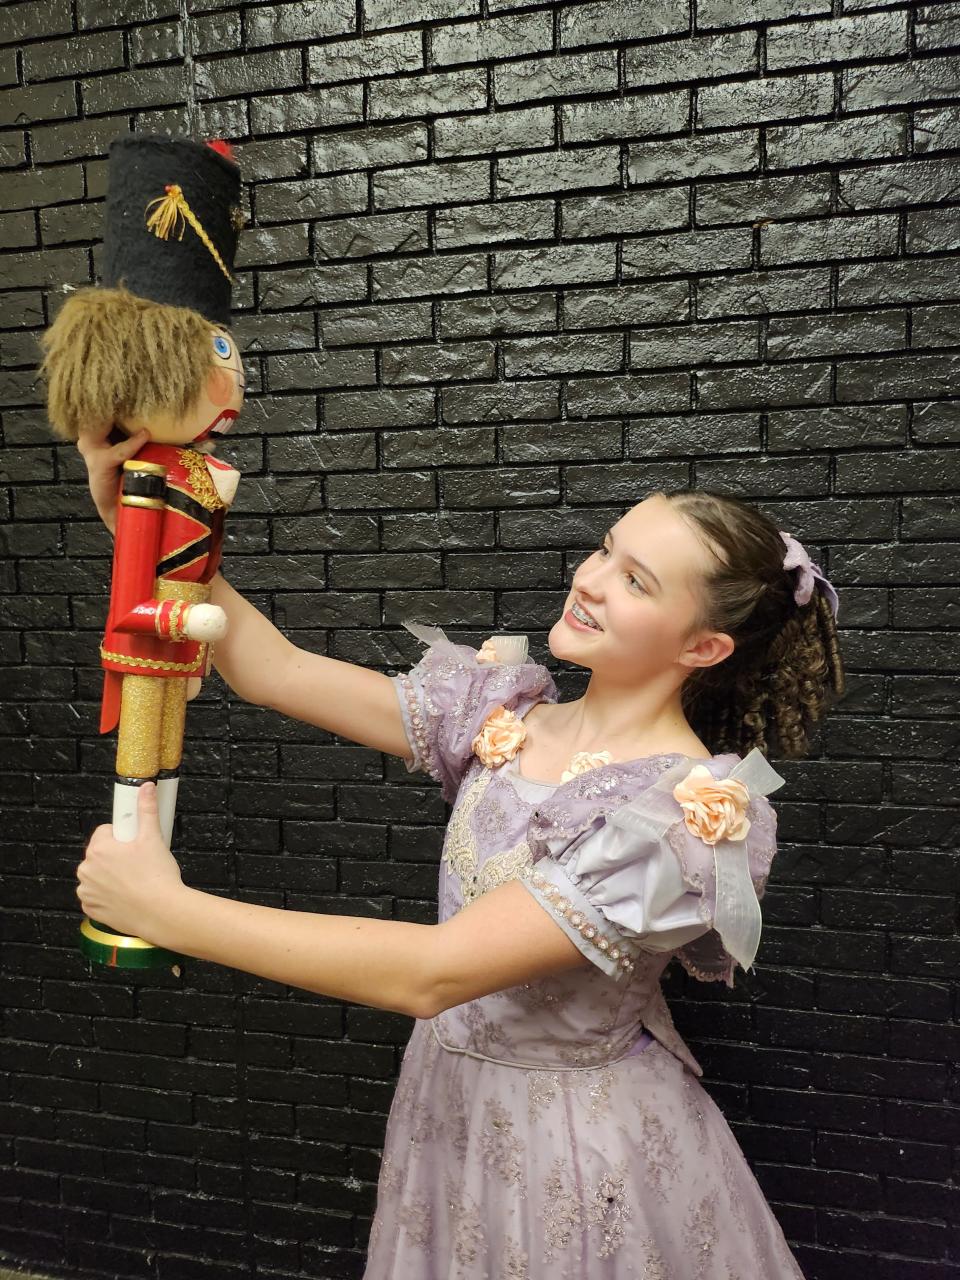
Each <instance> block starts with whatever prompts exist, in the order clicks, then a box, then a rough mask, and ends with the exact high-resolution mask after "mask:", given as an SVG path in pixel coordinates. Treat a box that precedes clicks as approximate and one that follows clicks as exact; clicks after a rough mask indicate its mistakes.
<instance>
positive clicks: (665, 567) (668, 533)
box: [548, 494, 733, 685]
mask: <svg viewBox="0 0 960 1280" xmlns="http://www.w3.org/2000/svg"><path fill="white" fill-rule="evenodd" d="M709 567H710V553H709V551H708V549H707V548H706V547H704V546H703V545H702V544H701V542H700V541H699V539H698V538H697V537H696V535H695V533H694V532H693V530H692V528H691V527H690V526H689V525H688V524H687V523H686V522H685V521H684V520H683V519H681V518H680V516H678V515H676V514H675V513H674V512H673V511H672V510H671V507H670V503H669V502H668V501H667V499H666V498H664V497H663V496H662V495H660V494H652V495H651V496H650V497H649V498H646V499H645V500H644V501H643V502H640V503H638V504H637V506H635V507H633V508H631V510H630V511H628V512H627V514H626V515H625V516H624V517H623V518H622V519H621V520H618V521H617V523H616V524H615V525H613V527H612V528H611V529H610V530H609V531H608V533H607V534H606V535H605V536H604V538H603V540H602V542H601V544H600V546H599V547H598V548H597V550H596V551H594V552H593V553H592V554H591V555H589V556H588V557H587V558H586V560H584V561H583V563H582V564H581V565H580V567H579V568H578V569H577V571H576V573H575V574H574V577H573V585H572V588H571V590H570V592H569V594H568V596H567V599H566V602H565V604H564V611H563V616H562V617H561V618H560V620H559V621H558V622H556V623H555V624H554V626H553V627H552V629H551V631H550V636H549V640H548V643H549V646H550V652H551V653H552V654H553V655H554V657H556V658H560V659H563V660H564V661H567V662H574V663H576V664H577V665H578V666H581V667H587V668H589V669H590V670H592V671H596V672H598V673H600V674H602V675H603V677H604V679H605V680H611V681H613V682H615V683H619V684H624V685H635V684H637V683H639V682H642V681H643V680H645V679H649V678H650V677H652V676H656V675H658V674H660V673H661V672H663V671H665V670H668V669H669V668H671V667H674V666H677V664H678V663H679V667H678V674H679V675H680V677H681V683H682V679H683V678H685V676H686V675H687V674H689V670H690V669H691V668H693V667H696V666H709V665H712V664H713V663H714V662H717V661H719V660H720V659H721V658H723V657H726V655H727V654H728V653H730V652H731V651H732V649H733V641H732V640H731V639H730V637H729V636H726V635H724V634H723V633H721V632H701V633H700V636H699V637H698V636H691V635H690V627H691V625H692V623H693V620H694V618H695V616H696V608H697V598H696V595H695V593H696V590H697V585H698V583H699V581H700V580H701V578H702V577H703V576H705V575H706V573H707V572H708V571H709ZM574 606H576V612H574ZM583 611H586V613H588V614H589V615H590V617H591V618H592V619H593V622H594V623H595V624H596V625H594V626H591V625H589V624H588V623H585V622H584V621H581V619H582V617H583ZM577 614H579V615H580V618H578V617H577ZM681 657H682V661H681Z"/></svg>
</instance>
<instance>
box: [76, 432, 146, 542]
mask: <svg viewBox="0 0 960 1280" xmlns="http://www.w3.org/2000/svg"><path fill="white" fill-rule="evenodd" d="M112 430H113V424H112V423H110V422H105V423H103V424H102V425H100V426H96V427H91V428H90V430H88V431H81V432H80V437H79V439H78V440H77V448H78V449H79V450H80V456H81V457H82V458H83V461H84V462H85V464H86V467H87V484H88V486H89V488H90V496H91V497H92V498H93V502H94V505H95V506H96V508H97V512H98V513H99V516H100V519H101V520H102V521H103V523H104V524H105V525H106V526H107V528H108V529H109V530H110V532H111V533H115V532H116V528H117V495H118V492H119V489H120V470H121V468H122V467H123V464H124V463H125V462H126V461H127V459H128V458H132V457H133V456H134V455H135V454H137V453H139V452H140V450H141V449H142V448H143V446H144V445H145V444H146V443H147V441H148V440H149V439H150V432H149V431H148V430H147V429H146V427H144V428H143V430H142V431H138V432H137V434H136V435H135V436H130V437H129V438H128V439H124V440H121V441H120V443H119V444H111V443H110V440H109V438H108V437H109V435H110V432H111V431H112Z"/></svg>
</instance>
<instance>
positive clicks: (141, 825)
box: [137, 782, 160, 833]
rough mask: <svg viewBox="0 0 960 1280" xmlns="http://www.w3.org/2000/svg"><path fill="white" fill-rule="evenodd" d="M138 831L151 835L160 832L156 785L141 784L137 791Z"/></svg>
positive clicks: (152, 783)
mask: <svg viewBox="0 0 960 1280" xmlns="http://www.w3.org/2000/svg"><path fill="white" fill-rule="evenodd" d="M137 816H138V819H139V822H138V828H137V829H138V830H139V831H140V832H144V831H150V832H151V833H154V832H157V831H159V830H160V807H159V805H158V804H157V784H156V783H155V782H142V783H141V784H140V787H139V790H138V791H137Z"/></svg>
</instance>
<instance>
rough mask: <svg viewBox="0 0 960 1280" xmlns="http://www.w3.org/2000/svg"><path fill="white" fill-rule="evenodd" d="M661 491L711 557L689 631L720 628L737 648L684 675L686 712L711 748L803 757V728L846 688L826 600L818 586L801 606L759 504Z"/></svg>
mask: <svg viewBox="0 0 960 1280" xmlns="http://www.w3.org/2000/svg"><path fill="white" fill-rule="evenodd" d="M657 492H658V493H661V492H662V491H660V490H657ZM662 496H663V497H665V498H666V499H667V500H668V501H669V502H670V504H671V507H672V509H673V511H674V512H675V513H676V514H677V515H678V516H680V517H681V518H682V519H684V520H685V521H686V522H687V523H688V524H689V526H690V527H691V528H692V529H693V531H694V532H695V533H696V535H697V536H698V538H699V539H700V541H701V542H702V544H703V545H704V546H705V547H706V548H707V549H708V550H709V552H710V555H711V562H712V569H711V571H710V572H709V573H708V574H707V576H706V577H705V578H702V579H701V580H700V583H699V590H698V592H697V598H698V600H699V608H698V613H697V617H696V618H695V619H694V621H693V623H692V624H691V628H690V634H691V635H693V634H694V633H695V632H697V631H699V630H703V629H705V630H709V631H719V632H724V633H725V634H727V635H728V636H730V638H731V639H732V640H733V641H734V646H735V647H734V650H733V652H732V653H730V654H728V656H727V657H726V658H724V659H723V660H722V661H720V662H717V663H714V665H713V666H709V667H696V668H694V670H693V671H692V672H691V674H690V675H689V676H688V677H687V679H686V681H685V683H684V685H683V687H682V689H681V699H682V703H683V708H684V714H685V715H686V716H687V719H688V720H689V722H690V724H691V726H692V727H693V729H694V731H695V732H696V733H697V735H698V736H699V737H700V738H701V739H702V740H703V741H704V742H705V743H706V744H707V745H708V746H709V747H710V749H711V750H712V751H713V752H714V753H717V754H720V753H723V752H727V751H734V752H737V753H738V754H740V755H745V754H746V753H747V752H748V751H750V750H751V749H752V748H753V747H759V748H760V750H761V751H762V752H763V753H764V754H765V755H767V754H771V755H779V756H783V757H785V758H787V759H792V758H797V757H802V756H805V755H806V754H807V753H808V751H809V749H810V743H809V733H810V730H811V729H812V727H813V726H814V724H815V723H816V722H817V721H818V720H820V719H821V718H822V716H823V715H824V713H825V712H826V711H827V710H828V709H829V708H830V706H832V705H833V704H834V703H835V702H836V701H838V700H839V698H840V697H841V695H842V694H843V691H844V674H843V663H842V661H841V657H840V651H839V645H838V638H837V627H836V621H835V619H834V616H833V613H832V612H831V609H830V606H829V604H828V603H827V601H826V599H825V598H824V596H823V595H821V593H820V591H819V590H818V589H817V588H816V586H815V587H814V591H813V595H812V596H811V597H810V599H809V601H808V602H807V603H806V604H803V605H798V604H797V602H796V601H795V600H794V598H793V593H794V590H795V587H796V582H795V575H794V574H792V573H790V572H788V571H787V570H786V569H784V567H783V558H784V555H785V553H786V547H785V545H784V542H783V539H782V538H781V537H780V531H779V528H778V526H777V524H776V523H775V522H774V521H773V520H772V519H771V518H770V517H769V516H768V515H766V514H765V513H764V512H763V511H761V510H760V509H759V508H757V507H755V506H753V505H752V504H750V503H747V502H743V501H742V500H740V499H739V498H735V497H732V496H730V495H728V494H723V493H718V492H715V491H713V490H710V489H677V490H674V491H672V492H666V493H662Z"/></svg>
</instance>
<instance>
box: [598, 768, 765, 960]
mask: <svg viewBox="0 0 960 1280" xmlns="http://www.w3.org/2000/svg"><path fill="white" fill-rule="evenodd" d="M690 769H691V762H690V759H689V758H687V759H685V760H681V761H679V762H678V763H677V764H675V765H672V766H671V767H670V768H669V769H666V770H665V771H664V772H663V773H662V774H661V775H660V777H659V778H658V779H657V781H656V782H655V783H653V785H652V786H650V787H648V788H647V790H646V791H644V793H643V795H641V796H638V797H637V799H636V800H632V801H631V802H630V803H629V804H625V805H623V806H622V807H621V808H619V809H617V810H616V811H615V812H614V813H612V814H611V815H610V817H609V818H608V819H607V821H608V822H610V823H612V824H613V825H614V826H616V827H626V828H627V829H629V830H631V831H637V832H639V833H640V834H641V835H646V836H649V835H651V834H652V835H653V836H655V837H656V838H657V839H660V838H662V837H663V835H664V834H665V833H666V831H667V828H668V827H671V826H673V825H674V823H676V822H682V821H683V813H682V811H681V809H680V806H679V804H678V802H677V800H676V799H675V797H674V795H673V789H674V787H675V786H676V785H677V783H678V782H681V781H682V780H683V779H684V778H686V777H687V775H688V774H689V773H690ZM727 777H728V778H734V779H736V780H737V781H738V782H741V783H743V785H744V786H745V787H746V788H747V790H748V792H749V793H750V795H751V796H765V795H768V794H769V793H770V792H771V791H776V790H777V789H778V788H779V787H782V786H783V784H784V783H785V782H786V779H785V778H781V776H780V775H779V773H777V771H776V770H775V769H774V768H773V767H772V766H771V765H770V764H769V762H768V761H767V759H766V757H765V756H764V755H763V753H762V752H761V751H760V749H759V748H758V747H754V748H753V750H752V751H750V752H748V753H747V755H746V756H745V757H744V758H743V759H742V760H740V761H739V762H738V763H737V764H736V765H734V767H733V768H732V769H731V770H730V772H729V773H728V774H727ZM713 857H714V868H715V871H716V877H717V904H716V909H715V911H714V917H713V928H714V929H715V930H716V931H717V933H719V934H720V937H721V939H722V940H723V945H724V947H725V948H726V950H727V951H728V952H729V953H730V955H731V956H733V958H734V960H736V961H737V963H738V964H739V965H740V966H741V967H742V968H743V969H749V968H750V966H751V965H752V964H753V960H754V956H755V955H756V954H757V947H758V946H759V945H760V931H761V928H762V926H763V917H762V914H761V911H760V902H759V900H758V898H757V893H756V890H755V889H754V887H753V880H752V878H751V875H750V862H749V858H748V854H747V843H746V840H745V839H740V840H731V839H720V840H717V842H716V843H715V844H714V846H713Z"/></svg>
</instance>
